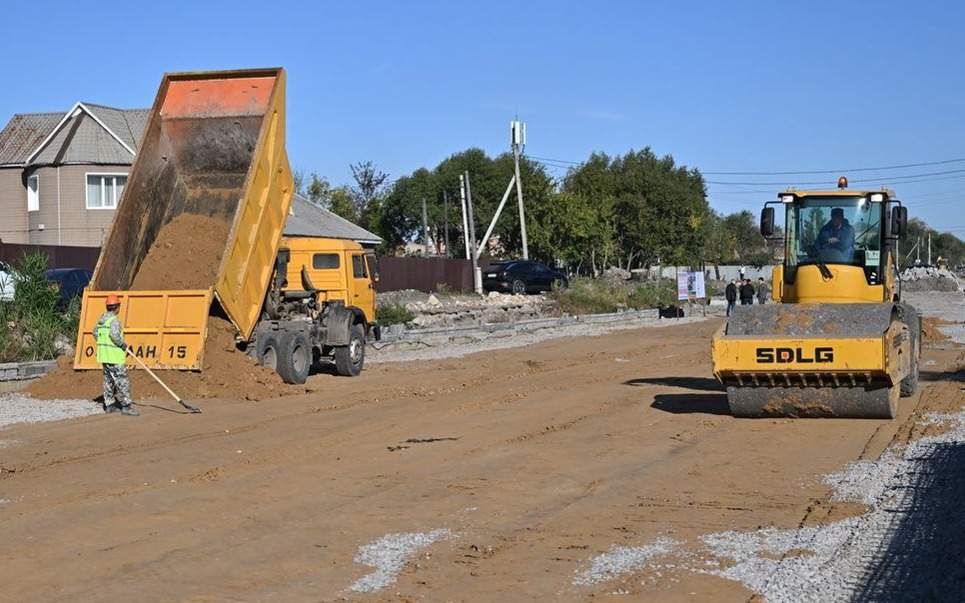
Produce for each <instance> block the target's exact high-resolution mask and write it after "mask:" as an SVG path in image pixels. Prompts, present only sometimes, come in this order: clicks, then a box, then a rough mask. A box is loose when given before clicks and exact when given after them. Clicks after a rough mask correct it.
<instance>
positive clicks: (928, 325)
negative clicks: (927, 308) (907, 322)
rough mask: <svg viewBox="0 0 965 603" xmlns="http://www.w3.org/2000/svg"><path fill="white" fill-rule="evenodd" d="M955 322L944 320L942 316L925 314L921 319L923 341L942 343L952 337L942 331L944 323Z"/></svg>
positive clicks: (950, 323)
mask: <svg viewBox="0 0 965 603" xmlns="http://www.w3.org/2000/svg"><path fill="white" fill-rule="evenodd" d="M952 324H955V323H952V322H948V321H947V320H942V319H940V318H935V317H933V316H923V317H922V319H921V334H922V341H924V342H925V343H942V342H944V341H948V340H949V339H951V338H950V337H949V336H948V335H946V334H944V333H942V331H941V327H942V325H952Z"/></svg>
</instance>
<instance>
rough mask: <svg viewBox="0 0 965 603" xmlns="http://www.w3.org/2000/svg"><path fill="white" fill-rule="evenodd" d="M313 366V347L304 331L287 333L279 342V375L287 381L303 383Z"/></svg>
mask: <svg viewBox="0 0 965 603" xmlns="http://www.w3.org/2000/svg"><path fill="white" fill-rule="evenodd" d="M311 367H312V349H311V346H310V345H309V344H308V338H307V337H305V334H304V333H285V334H284V335H282V337H281V339H280V341H279V344H278V368H277V369H275V370H277V371H278V375H279V376H281V378H282V381H284V382H285V383H292V384H295V385H301V384H302V383H305V380H306V379H308V373H309V371H310V370H311Z"/></svg>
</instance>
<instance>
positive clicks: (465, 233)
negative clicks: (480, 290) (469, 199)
mask: <svg viewBox="0 0 965 603" xmlns="http://www.w3.org/2000/svg"><path fill="white" fill-rule="evenodd" d="M459 200H460V201H462V240H463V242H464V243H465V244H466V259H467V260H468V259H471V258H470V256H469V218H468V217H467V216H466V178H465V176H464V175H463V174H459Z"/></svg>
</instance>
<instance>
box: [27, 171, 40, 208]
mask: <svg viewBox="0 0 965 603" xmlns="http://www.w3.org/2000/svg"><path fill="white" fill-rule="evenodd" d="M27 211H40V176H30V177H29V178H27Z"/></svg>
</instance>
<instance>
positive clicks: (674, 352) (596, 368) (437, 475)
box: [0, 319, 965, 602]
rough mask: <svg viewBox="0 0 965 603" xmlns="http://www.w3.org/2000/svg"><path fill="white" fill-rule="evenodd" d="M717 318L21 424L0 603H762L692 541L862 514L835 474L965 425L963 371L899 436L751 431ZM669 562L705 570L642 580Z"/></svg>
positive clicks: (898, 426) (1, 546)
mask: <svg viewBox="0 0 965 603" xmlns="http://www.w3.org/2000/svg"><path fill="white" fill-rule="evenodd" d="M719 324H720V322H719V320H717V319H714V320H708V321H705V322H697V323H690V324H684V325H680V326H677V327H673V328H643V329H635V330H627V331H620V332H615V333H610V334H608V335H605V336H602V337H580V338H567V339H558V340H553V341H548V342H543V343H540V344H536V345H532V346H530V347H527V348H521V349H513V350H501V351H498V352H484V353H480V354H475V355H472V356H468V357H465V358H458V359H450V360H434V361H421V362H408V363H387V364H379V365H374V366H372V367H370V368H368V369H367V370H366V371H365V373H364V374H363V375H362V376H361V377H359V378H357V379H345V378H338V377H334V376H329V375H319V376H315V377H313V378H312V379H311V380H310V382H309V384H308V386H309V389H310V390H312V391H311V392H310V393H306V394H304V395H298V396H289V397H284V398H278V399H274V400H270V401H265V402H248V401H238V400H212V401H206V403H205V404H204V411H205V412H204V414H202V415H180V414H174V413H171V412H165V411H163V410H160V409H158V408H154V407H149V406H143V405H142V407H141V410H142V416H141V417H140V418H137V419H133V418H127V417H121V416H118V415H109V416H107V415H101V416H93V417H86V418H81V419H75V420H70V421H62V422H58V423H47V424H34V425H18V426H13V427H10V428H7V429H5V430H3V431H2V433H0V437H2V438H3V440H4V441H7V442H12V444H11V445H9V446H7V447H4V448H0V465H2V473H0V499H2V502H0V584H2V589H0V599H2V600H6V601H41V600H42V601H72V602H76V601H119V600H137V601H191V602H201V601H330V600H358V601H397V600H404V601H418V600H425V601H447V600H455V601H469V600H471V601H517V600H524V601H529V600H539V601H547V600H572V601H582V600H615V601H627V600H667V601H684V600H686V601H721V600H730V601H744V600H748V599H749V598H752V597H753V596H754V593H753V592H752V591H751V590H748V589H747V588H745V587H744V586H743V585H742V584H741V583H739V582H736V581H731V580H728V579H725V578H722V577H718V576H715V575H710V574H708V573H702V572H700V571H697V570H696V569H695V568H698V569H699V568H700V567H701V564H702V563H706V564H707V565H708V567H711V566H713V564H714V563H715V562H714V561H713V560H711V559H703V558H702V556H703V555H704V554H705V553H702V552H700V550H699V547H697V546H696V545H694V544H693V543H695V542H698V541H699V539H700V537H701V536H703V535H706V534H711V533H716V532H721V531H726V530H738V531H753V530H756V529H758V528H760V527H768V526H773V527H776V528H797V527H799V526H801V525H810V524H816V523H821V522H828V521H832V520H836V519H840V518H841V517H847V516H851V515H856V514H860V513H861V512H862V511H863V509H862V508H861V505H857V504H854V503H834V502H832V501H831V497H830V486H828V485H827V484H826V483H824V481H822V479H821V476H822V475H824V474H827V473H831V472H834V471H838V470H840V469H841V468H842V467H843V466H845V465H846V464H847V463H849V462H851V461H855V460H860V459H873V458H876V457H877V456H878V455H879V454H880V453H881V452H882V451H883V450H884V449H885V448H886V447H887V446H888V445H889V443H891V442H893V441H900V440H903V439H904V440H908V439H911V438H913V437H915V435H916V434H917V433H918V432H920V431H921V429H922V428H921V427H920V426H919V423H918V418H919V417H920V416H922V413H924V412H926V411H941V410H944V411H958V410H959V409H960V408H961V406H962V405H963V403H965V400H963V394H962V387H961V383H960V382H955V381H954V380H953V378H950V377H949V373H947V372H946V371H953V370H954V367H955V366H958V365H959V364H960V363H961V362H962V354H961V350H960V348H956V347H954V346H948V345H945V346H941V347H940V348H932V349H929V350H928V351H927V352H926V369H925V370H926V373H925V374H924V375H923V382H922V385H923V387H922V393H921V394H920V395H919V396H916V397H914V398H910V399H904V400H902V402H901V412H900V416H899V418H898V419H897V420H895V421H875V420H771V419H765V420H748V419H745V420H738V419H734V418H732V417H730V416H729V415H728V414H727V406H726V398H725V396H724V394H723V393H721V392H720V391H719V388H718V387H717V385H716V383H715V382H714V381H713V380H712V378H711V367H710V354H709V341H710V337H711V334H712V332H713V331H714V329H715V328H716V327H717V326H718V325H719ZM615 547H617V548H615ZM619 547H629V548H626V549H622V548H619ZM661 547H663V548H661ZM666 547H678V548H680V549H681V550H683V551H688V550H689V551H691V553H690V558H689V561H688V562H687V564H686V565H687V567H683V566H682V565H678V566H675V565H674V564H664V565H657V566H648V567H644V564H643V563H642V560H645V559H656V558H658V557H659V555H660V554H661V551H662V550H664V549H665V548H666ZM608 552H609V553H611V555H610V556H608V557H606V556H605V557H598V556H599V555H601V554H606V553H608Z"/></svg>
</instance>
